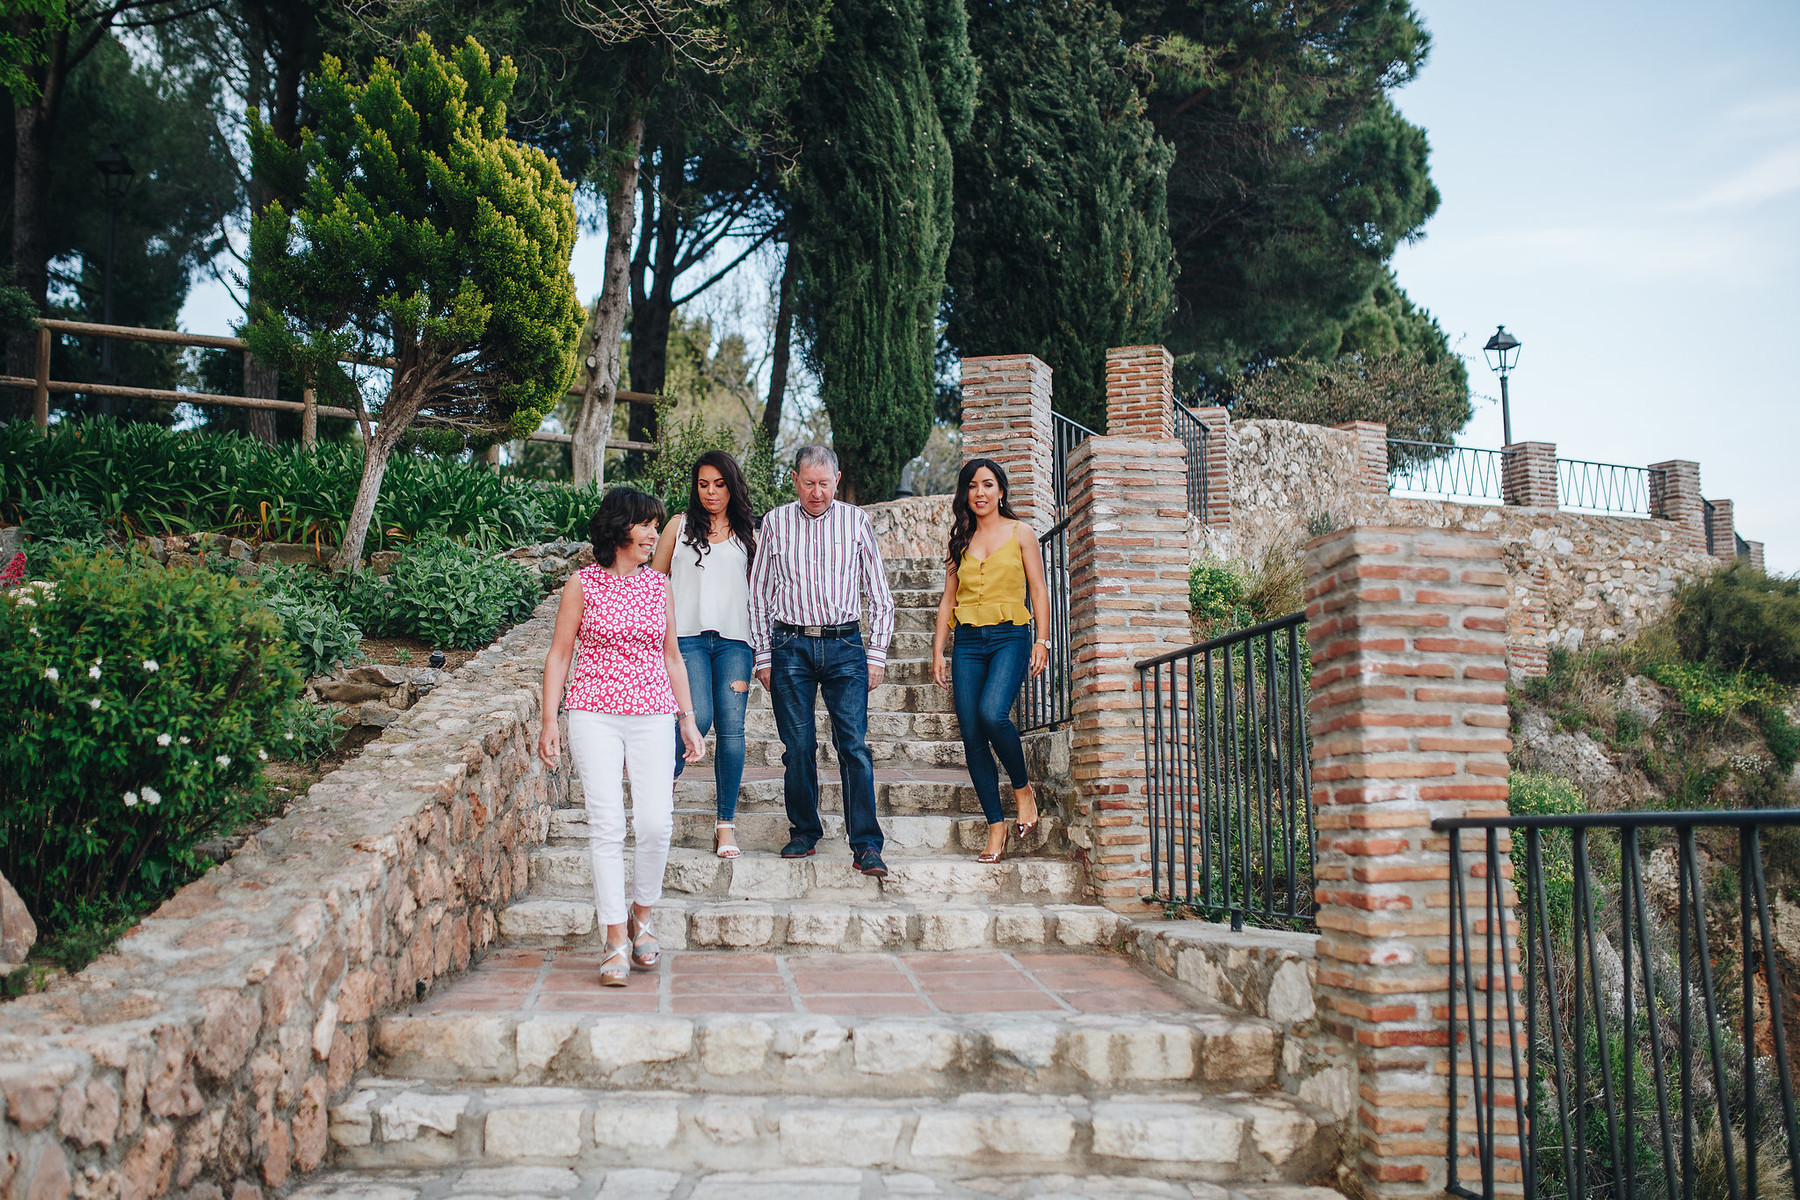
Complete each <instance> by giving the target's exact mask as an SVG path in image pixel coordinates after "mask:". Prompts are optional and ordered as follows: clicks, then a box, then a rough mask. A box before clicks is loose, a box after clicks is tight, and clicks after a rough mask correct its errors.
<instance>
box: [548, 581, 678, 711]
mask: <svg viewBox="0 0 1800 1200" xmlns="http://www.w3.org/2000/svg"><path fill="white" fill-rule="evenodd" d="M575 578H577V579H579V580H580V581H581V629H580V631H579V632H578V633H576V635H575V663H574V668H573V669H572V670H571V671H570V673H569V686H568V689H567V690H566V691H565V692H564V693H563V707H564V708H567V709H570V710H578V711H581V712H597V713H613V714H616V715H619V716H649V715H655V714H658V713H670V714H673V713H677V712H680V711H681V706H680V705H679V704H677V703H675V691H674V689H673V688H671V687H670V686H669V668H668V664H667V662H666V661H665V660H664V659H663V638H664V637H665V636H666V635H667V633H668V630H669V610H668V604H669V578H668V576H666V575H664V574H663V573H662V572H661V571H653V570H651V569H650V568H649V567H648V566H645V567H642V568H640V569H639V570H638V572H637V574H635V575H624V576H620V575H615V574H613V573H612V572H611V571H609V570H607V569H606V568H605V567H603V566H600V565H599V564H598V563H596V564H595V565H593V566H591V567H584V568H583V569H582V570H580V571H579V572H577V573H576V576H575Z"/></svg>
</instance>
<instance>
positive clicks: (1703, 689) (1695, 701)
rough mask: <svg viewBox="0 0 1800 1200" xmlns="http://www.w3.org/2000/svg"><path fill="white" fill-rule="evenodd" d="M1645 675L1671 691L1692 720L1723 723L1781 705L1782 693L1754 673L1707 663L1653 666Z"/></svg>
mask: <svg viewBox="0 0 1800 1200" xmlns="http://www.w3.org/2000/svg"><path fill="white" fill-rule="evenodd" d="M1644 673H1645V674H1646V675H1648V676H1649V677H1650V678H1652V679H1654V680H1656V682H1658V683H1660V684H1662V685H1663V686H1664V687H1666V688H1669V689H1670V690H1672V691H1673V692H1674V693H1675V695H1676V697H1677V698H1678V699H1679V700H1680V701H1681V707H1682V708H1683V709H1684V710H1685V711H1686V712H1687V714H1688V715H1689V716H1690V717H1697V718H1699V719H1700V720H1702V721H1715V722H1716V721H1723V720H1724V719H1725V718H1727V717H1729V716H1731V715H1732V714H1733V713H1735V712H1737V711H1738V710H1740V709H1746V708H1748V709H1754V708H1756V707H1758V706H1760V705H1765V704H1769V703H1773V702H1775V701H1779V700H1781V699H1782V698H1783V694H1782V693H1783V689H1782V688H1780V687H1779V686H1777V685H1776V684H1775V683H1773V682H1772V681H1771V680H1769V679H1768V678H1766V677H1765V676H1762V675H1759V674H1756V673H1755V672H1752V671H1745V670H1738V671H1727V670H1721V669H1720V668H1718V667H1716V666H1714V665H1712V664H1711V663H1707V662H1697V663H1679V662H1652V663H1648V664H1646V665H1645V667H1644Z"/></svg>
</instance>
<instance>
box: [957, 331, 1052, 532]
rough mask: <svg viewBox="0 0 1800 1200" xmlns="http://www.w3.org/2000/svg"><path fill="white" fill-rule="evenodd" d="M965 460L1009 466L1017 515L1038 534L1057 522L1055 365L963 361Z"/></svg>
mask: <svg viewBox="0 0 1800 1200" xmlns="http://www.w3.org/2000/svg"><path fill="white" fill-rule="evenodd" d="M962 441H963V457H964V458H991V459H993V460H994V461H995V462H997V463H999V464H1000V465H1001V466H1002V467H1005V468H1006V480H1007V486H1008V488H1009V491H1010V495H1009V499H1010V500H1011V501H1012V506H1013V511H1014V512H1016V513H1018V514H1019V517H1020V519H1022V520H1024V521H1027V522H1029V523H1030V524H1031V525H1032V526H1034V527H1035V528H1036V529H1037V530H1038V532H1040V533H1041V532H1043V531H1044V530H1046V529H1048V528H1050V526H1051V525H1052V524H1053V523H1054V522H1055V520H1056V518H1055V516H1054V515H1053V514H1054V512H1055V511H1056V500H1055V496H1054V493H1053V491H1052V488H1053V483H1052V480H1051V478H1050V474H1051V454H1050V366H1049V364H1048V363H1046V362H1044V361H1043V360H1042V359H1040V358H1038V357H1036V356H1035V355H1031V354H995V355H989V356H987V357H984V358H965V359H963V360H962Z"/></svg>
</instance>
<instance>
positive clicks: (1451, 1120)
mask: <svg viewBox="0 0 1800 1200" xmlns="http://www.w3.org/2000/svg"><path fill="white" fill-rule="evenodd" d="M1461 879H1462V831H1461V830H1451V831H1450V965H1449V972H1450V980H1449V984H1448V986H1447V987H1446V988H1445V994H1446V995H1447V996H1448V997H1449V999H1450V1111H1449V1113H1448V1115H1446V1116H1445V1118H1444V1129H1445V1132H1446V1135H1447V1137H1448V1142H1447V1144H1446V1147H1445V1150H1444V1157H1445V1160H1446V1161H1445V1163H1444V1180H1445V1182H1446V1183H1447V1184H1448V1185H1449V1186H1450V1187H1453V1188H1454V1187H1458V1186H1460V1184H1461V1179H1460V1164H1459V1163H1458V1162H1457V1157H1458V1156H1457V1149H1458V1142H1457V1136H1456V1108H1457V1101H1458V1100H1459V1099H1460V1098H1461V1094H1462V1088H1461V1085H1460V1084H1458V1082H1457V1078H1456V1045H1457V1034H1456V964H1457V957H1456V935H1457V931H1458V929H1459V928H1460V927H1461V921H1460V916H1461V913H1462V899H1463V897H1462V890H1461V888H1460V886H1459V883H1460V881H1461ZM1463 947H1464V951H1463V953H1464V957H1467V955H1468V950H1467V947H1468V939H1467V938H1464V939H1463ZM1464 1013H1465V1016H1466V1018H1467V1019H1466V1020H1465V1021H1464V1022H1463V1024H1464V1026H1465V1027H1466V1028H1467V1029H1468V1030H1469V1038H1470V1053H1471V1054H1473V1053H1474V1029H1475V1009H1474V1002H1473V1000H1471V1001H1470V1003H1469V1007H1468V1008H1466V1009H1465V1010H1464Z"/></svg>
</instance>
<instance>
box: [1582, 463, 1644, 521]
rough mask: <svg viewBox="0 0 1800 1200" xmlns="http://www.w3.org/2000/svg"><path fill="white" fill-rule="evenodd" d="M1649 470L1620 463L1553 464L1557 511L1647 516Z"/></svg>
mask: <svg viewBox="0 0 1800 1200" xmlns="http://www.w3.org/2000/svg"><path fill="white" fill-rule="evenodd" d="M1653 474H1660V472H1653V471H1651V469H1650V468H1649V467H1628V466H1625V465H1623V464H1621V463H1603V462H1589V461H1588V460H1587V459H1584V458H1559V459H1557V460H1556V494H1557V497H1558V499H1559V501H1560V504H1561V507H1563V508H1571V509H1579V510H1584V511H1587V512H1595V513H1619V514H1622V515H1625V516H1633V517H1647V516H1649V515H1650V476H1651V475H1653Z"/></svg>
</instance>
